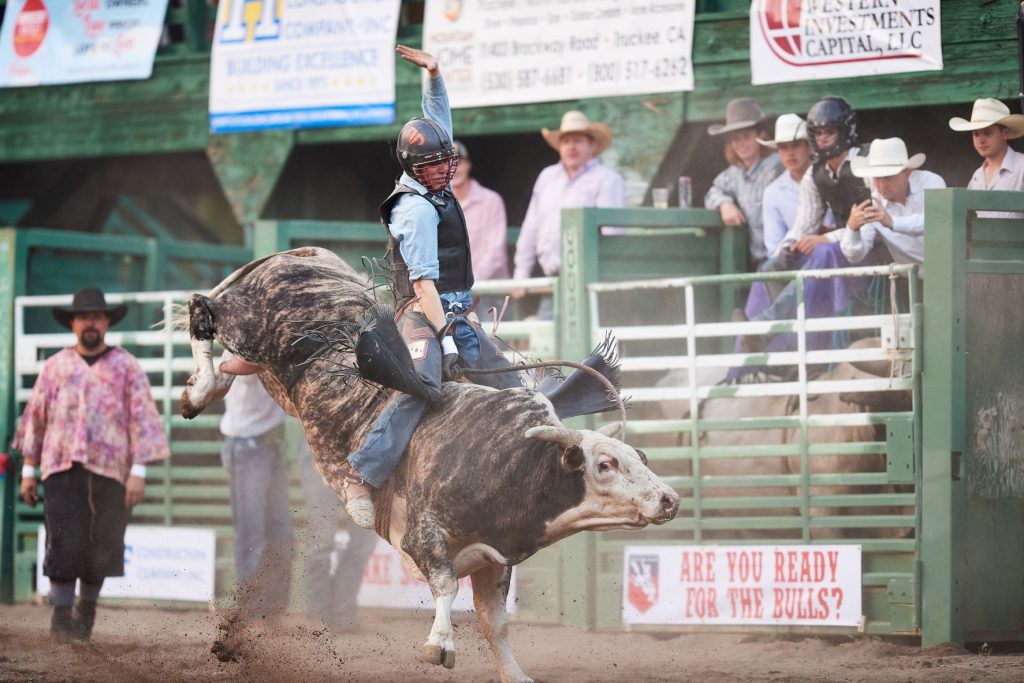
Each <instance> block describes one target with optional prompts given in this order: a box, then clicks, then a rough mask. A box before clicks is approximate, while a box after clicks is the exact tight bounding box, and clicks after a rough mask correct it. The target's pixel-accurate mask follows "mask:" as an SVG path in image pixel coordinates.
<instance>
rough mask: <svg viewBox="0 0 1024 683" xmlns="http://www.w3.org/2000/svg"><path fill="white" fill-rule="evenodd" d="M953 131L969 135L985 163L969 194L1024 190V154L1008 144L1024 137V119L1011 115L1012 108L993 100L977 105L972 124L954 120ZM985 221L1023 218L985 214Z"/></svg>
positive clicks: (981, 213) (991, 212)
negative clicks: (974, 191) (1001, 218)
mask: <svg viewBox="0 0 1024 683" xmlns="http://www.w3.org/2000/svg"><path fill="white" fill-rule="evenodd" d="M949 127H950V128H952V129H953V130H955V131H969V132H970V133H971V137H972V139H973V141H974V149H975V150H976V151H977V152H978V154H980V155H981V158H982V159H984V161H983V163H982V164H981V166H980V167H979V168H978V170H977V171H975V172H974V175H972V176H971V182H969V183H968V184H967V189H968V190H1012V191H1021V190H1024V154H1021V153H1019V152H1016V151H1014V149H1013V148H1012V147H1010V145H1009V143H1008V141H1009V140H1014V139H1016V138H1019V137H1021V136H1024V116H1022V115H1020V114H1010V108H1009V107H1007V106H1006V105H1005V104H1003V103H1002V102H1000V101H999V100H997V99H993V98H991V97H986V98H982V99H980V100H975V101H974V107H973V108H972V109H971V120H970V121H968V120H966V119H962V118H960V117H959V116H954V117H953V118H951V119H950V120H949ZM978 215H979V216H983V217H990V218H991V217H997V218H999V217H1003V218H1017V217H1020V214H1017V213H1008V212H997V211H985V212H979V213H978Z"/></svg>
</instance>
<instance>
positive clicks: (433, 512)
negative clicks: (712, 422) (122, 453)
mask: <svg viewBox="0 0 1024 683" xmlns="http://www.w3.org/2000/svg"><path fill="white" fill-rule="evenodd" d="M367 287H368V284H367V282H366V280H365V279H364V278H362V277H360V276H359V275H357V274H356V273H355V271H353V270H352V269H351V268H349V267H348V266H347V265H346V264H345V263H344V262H343V261H341V260H340V259H339V258H337V257H336V256H335V255H334V254H332V253H331V252H329V251H326V250H323V249H316V248H305V249H296V250H292V251H290V252H285V253H282V254H277V255H274V256H272V257H269V258H267V259H265V260H263V261H262V262H256V263H255V264H250V266H248V267H245V268H243V269H241V270H240V271H238V272H236V273H235V274H233V275H232V276H230V277H229V278H228V279H227V280H226V281H225V282H224V283H222V284H221V285H218V287H216V288H215V289H214V290H213V291H212V292H211V293H210V296H209V297H206V296H202V295H198V294H197V295H193V297H192V298H191V300H190V301H189V314H190V316H189V317H190V333H191V336H192V348H193V355H194V356H195V359H196V364H197V367H196V372H195V374H194V375H193V377H192V378H190V380H189V382H188V386H187V388H186V390H185V392H184V394H183V396H182V413H183V415H185V416H186V417H191V416H194V415H196V414H198V413H199V412H200V411H201V410H202V409H203V408H204V407H205V406H206V405H207V404H208V403H209V402H210V401H211V400H213V399H214V398H216V397H218V396H222V395H223V394H224V393H226V390H227V389H228V388H229V387H230V382H231V376H230V375H226V374H219V373H218V372H217V371H216V370H215V369H214V366H213V356H212V353H213V346H212V345H213V340H214V339H216V340H218V341H219V342H220V343H221V344H222V345H223V346H224V347H225V349H227V350H228V352H229V353H230V354H234V355H236V356H238V357H240V358H243V359H244V360H246V361H248V362H250V363H254V364H257V365H259V366H260V370H259V376H260V379H261V380H262V381H263V383H264V385H265V386H266V387H267V389H268V391H269V392H270V393H271V395H273V396H274V397H275V398H276V399H277V400H278V402H279V403H280V404H281V405H282V406H283V407H284V408H285V409H286V410H287V411H288V412H289V413H291V414H293V415H295V416H296V417H298V418H299V420H300V421H301V422H302V425H303V427H304V429H305V432H306V435H307V438H308V440H309V444H310V448H311V449H312V451H313V456H314V462H315V463H316V466H317V468H318V469H319V471H320V473H321V474H322V475H323V478H324V481H325V482H326V483H327V485H328V486H330V487H331V488H333V489H334V490H335V491H337V492H340V491H341V485H342V483H343V478H342V474H341V472H340V471H339V466H340V465H341V464H342V463H343V462H344V459H345V457H346V455H347V454H348V453H350V452H353V451H354V450H356V449H357V448H358V447H359V445H360V444H361V443H362V441H363V438H364V437H365V435H366V433H367V431H368V430H369V429H370V427H371V425H372V424H373V423H374V420H375V419H376V417H377V415H378V413H379V412H380V410H381V409H382V408H383V407H384V405H385V402H384V401H383V400H381V398H380V397H379V395H378V394H379V392H378V390H376V389H375V388H373V387H370V386H367V385H365V384H360V383H351V382H348V383H346V381H345V380H344V379H343V378H340V377H338V376H336V375H332V374H329V372H328V371H330V370H332V369H334V368H335V367H336V365H335V364H334V363H335V362H336V361H338V360H342V361H343V362H344V361H345V360H346V359H344V358H341V359H339V358H338V357H337V354H334V356H333V357H330V358H328V357H326V356H317V357H315V358H314V359H313V360H312V361H311V362H306V361H307V360H308V359H309V358H310V357H311V356H313V355H314V353H315V352H317V350H318V348H320V347H318V345H317V344H316V343H315V342H314V341H313V340H311V339H310V338H309V337H308V335H307V336H303V335H302V332H303V330H305V329H308V328H310V327H313V326H316V325H320V324H337V325H342V326H344V325H351V324H352V323H353V321H356V320H357V319H358V318H359V315H360V314H361V313H362V312H363V311H364V310H365V309H366V308H367V307H368V306H370V305H371V304H372V303H373V302H372V301H371V300H370V299H369V298H368V297H367V294H366V292H367ZM347 360H348V362H351V359H350V358H349V359H347ZM620 428H621V424H620V423H614V424H613V425H609V426H607V427H605V428H603V429H602V430H601V431H589V430H577V429H570V428H567V427H565V426H563V425H562V424H561V422H560V421H559V420H558V418H557V417H556V415H555V412H554V410H553V408H552V406H551V403H550V402H549V401H548V399H547V398H545V397H544V396H543V395H542V394H540V393H538V392H536V391H533V390H530V389H526V388H514V389H504V390H500V391H499V390H495V389H491V388H488V387H483V386H478V385H474V384H464V383H446V384H445V385H444V389H443V394H442V400H441V401H440V402H439V403H438V404H436V405H435V406H433V407H432V408H431V409H430V410H429V411H428V412H427V414H426V416H425V417H424V419H423V421H422V422H421V423H420V426H419V428H418V429H417V431H416V435H415V437H414V438H413V440H412V443H411V444H410V446H409V449H408V451H407V453H406V456H405V457H404V458H403V460H402V461H401V463H400V464H399V465H398V467H397V468H396V469H395V471H394V472H393V474H392V475H391V477H390V478H389V479H388V481H387V483H386V485H385V486H384V487H382V488H381V489H379V490H378V491H376V492H375V494H374V506H375V511H376V518H377V532H378V533H379V534H380V535H381V536H382V537H383V538H385V539H387V540H388V541H389V542H390V543H391V544H392V545H393V546H394V547H395V548H396V549H397V550H398V551H399V553H400V554H401V555H402V557H403V559H404V560H405V563H406V565H407V566H408V568H409V570H410V572H411V573H412V574H413V575H414V576H417V577H419V578H421V579H423V580H425V581H426V582H427V583H428V584H429V586H430V589H431V592H432V593H433V596H434V600H435V604H436V613H435V617H434V624H433V628H432V629H431V631H430V635H429V636H428V638H427V641H426V643H425V644H424V646H423V655H424V657H425V659H426V660H427V661H429V662H431V663H434V664H443V665H444V666H446V667H448V668H451V667H453V666H454V664H455V640H454V631H453V629H452V623H451V606H452V602H453V600H454V599H455V595H456V592H457V590H458V579H459V578H460V577H462V576H466V575H468V576H470V577H471V579H472V584H473V596H474V604H475V607H476V611H477V614H478V618H479V621H480V625H481V628H482V630H483V633H484V636H485V637H486V638H487V640H488V642H489V644H490V647H491V650H492V652H493V653H494V657H495V659H496V662H497V666H498V670H499V672H500V675H501V679H502V680H503V681H525V680H529V679H528V678H527V676H526V675H525V674H524V673H523V672H522V670H521V669H520V668H519V665H518V664H517V663H516V661H515V659H514V657H513V655H512V651H511V648H510V646H509V643H508V639H507V626H506V618H505V603H506V599H507V595H508V590H509V580H510V576H511V568H512V566H513V565H515V564H518V563H519V562H522V561H523V560H525V559H526V558H528V557H530V556H531V555H533V554H534V553H536V552H537V551H538V550H540V549H541V548H544V547H545V546H548V545H551V544H552V543H555V542H556V541H558V540H560V539H562V538H565V537H566V536H569V535H571V534H574V533H576V532H579V531H585V530H599V529H600V530H604V529H622V528H627V529H638V528H642V527H645V526H647V525H648V524H652V523H653V524H663V523H665V522H667V521H669V520H671V519H672V518H673V517H674V516H675V514H676V512H677V510H678V506H679V496H678V495H677V494H676V493H675V491H673V490H672V489H671V488H670V487H668V486H667V485H666V484H664V483H663V482H662V481H660V480H659V479H658V477H657V476H655V474H654V473H653V472H652V471H651V470H650V469H648V467H647V465H646V459H645V458H644V457H643V456H642V454H640V453H638V452H637V451H636V450H634V449H633V448H631V447H629V446H628V445H626V444H625V443H623V442H622V441H619V440H616V439H614V438H612V437H613V436H614V435H615V434H616V433H617V432H618V431H619V429H620Z"/></svg>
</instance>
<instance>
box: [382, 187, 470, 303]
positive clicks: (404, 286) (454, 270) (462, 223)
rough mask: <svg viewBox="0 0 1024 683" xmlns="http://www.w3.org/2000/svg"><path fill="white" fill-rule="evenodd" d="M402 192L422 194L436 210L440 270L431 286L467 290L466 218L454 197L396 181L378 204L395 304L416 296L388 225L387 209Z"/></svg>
mask: <svg viewBox="0 0 1024 683" xmlns="http://www.w3.org/2000/svg"><path fill="white" fill-rule="evenodd" d="M404 194H411V195H417V196H419V197H422V198H423V200H424V201H427V202H430V204H431V206H433V207H434V209H435V210H436V211H437V215H438V218H439V221H438V224H437V260H438V266H439V271H440V273H439V276H438V278H437V281H436V282H435V283H434V286H435V287H437V291H438V293H441V294H443V293H445V292H458V291H462V290H464V289H470V288H471V287H472V286H473V258H472V256H471V255H470V253H469V233H468V232H467V230H466V217H465V216H464V215H462V207H461V206H459V202H458V200H457V199H455V196H454V195H453V194H452V193H451V192H450V191H448V190H443V191H441V192H423V193H420V192H418V191H417V190H414V189H413V188H411V187H409V186H408V185H402V184H401V183H399V184H397V185H395V189H394V191H393V192H392V193H391V194H390V195H388V198H387V199H385V200H384V203H383V204H381V205H380V218H381V221H383V223H384V227H386V228H387V230H388V256H390V258H391V275H392V277H393V278H394V280H395V285H394V286H395V296H396V297H397V298H398V302H399V304H401V303H404V302H405V301H407V300H409V299H412V298H413V297H415V296H416V295H415V294H414V293H413V289H412V283H411V282H410V281H409V268H408V266H406V264H405V259H403V258H402V250H401V249H399V247H398V240H396V239H395V236H394V235H393V234H392V232H391V227H390V226H391V210H392V209H393V208H394V206H395V203H396V202H397V201H398V199H399V198H400V197H401V196H402V195H404Z"/></svg>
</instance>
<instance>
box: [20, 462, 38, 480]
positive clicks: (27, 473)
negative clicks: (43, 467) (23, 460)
mask: <svg viewBox="0 0 1024 683" xmlns="http://www.w3.org/2000/svg"><path fill="white" fill-rule="evenodd" d="M21 478H22V479H35V478H36V466H35V465H22V466H21Z"/></svg>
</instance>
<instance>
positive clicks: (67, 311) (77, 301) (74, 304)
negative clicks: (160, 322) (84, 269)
mask: <svg viewBox="0 0 1024 683" xmlns="http://www.w3.org/2000/svg"><path fill="white" fill-rule="evenodd" d="M95 311H103V312H104V313H106V314H107V316H108V317H109V318H110V326H111V327H113V326H114V325H116V324H118V323H119V322H121V318H123V317H124V314H125V313H127V312H128V307H127V306H125V305H124V304H118V305H116V306H108V305H107V299H106V297H104V296H103V290H101V289H98V288H96V287H82V288H81V289H80V290H78V291H77V292H75V296H74V298H73V299H72V300H71V308H63V307H61V306H54V307H53V317H54V318H56V319H57V322H59V323H60V324H61V325H63V326H64V327H66V328H68V329H71V319H72V318H74V317H75V314H76V313H93V312H95Z"/></svg>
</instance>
